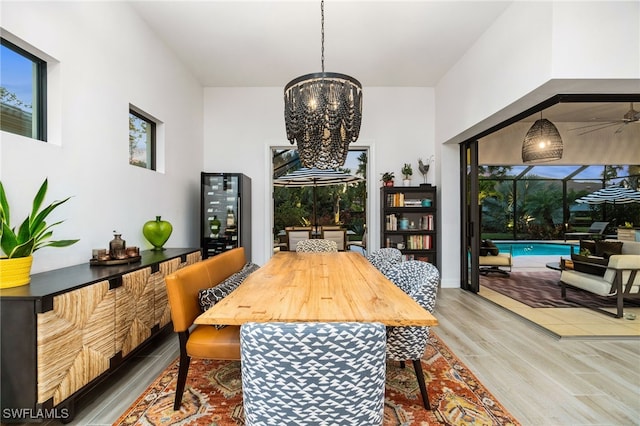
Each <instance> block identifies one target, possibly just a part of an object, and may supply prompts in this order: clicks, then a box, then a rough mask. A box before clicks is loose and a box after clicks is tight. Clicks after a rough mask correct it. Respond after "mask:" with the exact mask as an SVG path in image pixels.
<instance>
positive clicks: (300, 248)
mask: <svg viewBox="0 0 640 426" xmlns="http://www.w3.org/2000/svg"><path fill="white" fill-rule="evenodd" d="M296 251H297V252H304V253H333V252H337V251H338V245H337V244H336V242H335V241H331V240H323V239H313V240H300V241H298V244H297V245H296Z"/></svg>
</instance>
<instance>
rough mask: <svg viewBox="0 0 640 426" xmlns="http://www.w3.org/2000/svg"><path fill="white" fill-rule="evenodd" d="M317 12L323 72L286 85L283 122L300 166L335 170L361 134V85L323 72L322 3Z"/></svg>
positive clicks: (344, 77)
mask: <svg viewBox="0 0 640 426" xmlns="http://www.w3.org/2000/svg"><path fill="white" fill-rule="evenodd" d="M320 11H321V28H322V31H321V43H322V44H321V65H322V72H319V73H312V74H306V75H303V76H301V77H298V78H296V79H294V80H292V81H290V82H289V83H288V84H287V85H286V86H285V88H284V119H285V125H286V130H287V139H289V142H291V144H292V145H293V144H294V143H297V145H298V154H299V156H300V161H301V163H302V166H303V167H317V168H319V169H337V168H338V167H340V166H342V165H344V163H345V160H346V159H347V153H348V152H349V144H350V143H351V142H355V141H356V140H358V136H359V134H360V123H361V121H362V85H361V84H360V82H359V81H358V80H356V79H355V78H353V77H350V76H348V75H345V74H338V73H333V72H325V71H324V0H323V1H322V2H321V3H320Z"/></svg>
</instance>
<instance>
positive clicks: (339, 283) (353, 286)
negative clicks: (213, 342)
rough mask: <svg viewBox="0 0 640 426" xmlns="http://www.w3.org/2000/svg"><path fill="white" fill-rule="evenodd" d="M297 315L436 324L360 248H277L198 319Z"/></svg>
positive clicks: (292, 318)
mask: <svg viewBox="0 0 640 426" xmlns="http://www.w3.org/2000/svg"><path fill="white" fill-rule="evenodd" d="M299 321H300V322H315V321H317V322H381V323H383V324H385V325H387V326H408V325H417V326H435V325H437V324H438V321H437V319H436V318H435V317H434V316H433V315H432V314H431V313H430V312H428V311H427V310H426V309H424V308H423V307H421V306H420V305H419V304H418V303H417V302H416V301H415V300H413V299H412V298H411V297H410V296H409V295H407V294H406V293H405V292H403V291H402V290H401V289H400V288H399V287H397V286H396V285H395V284H394V283H393V282H391V281H389V280H388V279H387V278H386V277H385V276H384V275H383V274H382V273H380V271H378V270H377V269H376V268H375V267H374V266H373V265H372V264H371V263H370V262H369V261H368V260H367V259H366V258H365V257H364V256H362V255H361V254H360V253H356V252H337V253H298V252H278V253H276V254H275V255H274V256H273V257H272V258H271V259H270V260H269V261H268V262H267V263H266V264H265V265H264V266H262V267H261V268H260V269H258V270H257V271H255V272H253V273H252V274H250V275H249V276H248V277H247V278H246V279H245V280H244V282H243V283H242V284H240V286H239V287H238V288H237V289H235V290H234V291H233V292H231V294H229V295H228V296H227V297H225V298H224V299H222V300H221V301H219V302H218V303H216V304H215V305H214V306H212V307H211V308H209V309H208V310H207V311H206V312H204V313H203V314H201V315H200V316H199V317H198V318H197V319H196V320H195V323H196V324H227V325H241V324H243V323H245V322H299Z"/></svg>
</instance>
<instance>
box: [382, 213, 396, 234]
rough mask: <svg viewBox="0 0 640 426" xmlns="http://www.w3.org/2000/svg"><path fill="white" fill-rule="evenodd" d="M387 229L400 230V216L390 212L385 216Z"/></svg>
mask: <svg viewBox="0 0 640 426" xmlns="http://www.w3.org/2000/svg"><path fill="white" fill-rule="evenodd" d="M385 230H387V231H397V230H398V218H397V217H396V215H395V214H388V215H386V216H385Z"/></svg>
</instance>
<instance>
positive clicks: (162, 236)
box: [142, 216, 173, 250]
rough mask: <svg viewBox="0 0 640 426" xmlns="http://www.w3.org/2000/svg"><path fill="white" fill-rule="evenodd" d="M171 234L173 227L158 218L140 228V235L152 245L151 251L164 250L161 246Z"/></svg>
mask: <svg viewBox="0 0 640 426" xmlns="http://www.w3.org/2000/svg"><path fill="white" fill-rule="evenodd" d="M172 232H173V226H172V225H171V224H170V223H169V222H167V221H166V220H162V219H161V217H160V216H156V220H150V221H148V222H146V223H145V224H144V225H143V226H142V234H143V235H144V237H145V238H146V239H147V241H149V242H150V243H151V244H152V245H153V250H164V248H162V246H164V243H166V242H167V240H168V239H169V237H170V236H171V233H172Z"/></svg>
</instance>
